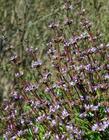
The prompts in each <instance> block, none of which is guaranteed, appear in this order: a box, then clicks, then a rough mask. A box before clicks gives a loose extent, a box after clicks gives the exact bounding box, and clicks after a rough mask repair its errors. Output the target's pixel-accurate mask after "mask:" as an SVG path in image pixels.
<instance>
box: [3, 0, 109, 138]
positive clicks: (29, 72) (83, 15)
mask: <svg viewBox="0 0 109 140" xmlns="http://www.w3.org/2000/svg"><path fill="white" fill-rule="evenodd" d="M77 11H79V12H77ZM60 13H62V14H63V13H64V15H65V16H64V17H63V19H60V18H59V19H58V18H57V17H58V16H57V17H56V18H55V19H53V20H52V19H51V20H52V21H51V22H50V23H49V25H48V30H49V31H50V38H49V39H48V40H49V41H48V42H47V44H46V47H47V52H46V54H45V55H44V58H45V59H46V60H44V58H43V59H41V58H40V57H38V56H39V53H40V50H39V49H37V48H36V46H34V47H32V46H28V47H27V48H25V50H24V52H23V54H24V56H23V58H22V57H21V56H20V55H19V54H18V53H17V52H16V51H15V50H14V49H13V47H12V46H9V49H8V50H6V51H9V50H11V57H10V58H9V61H8V63H9V64H10V67H11V70H12V79H13V86H12V88H11V91H9V92H10V93H9V98H8V99H4V101H3V104H2V106H1V117H0V119H1V124H2V131H1V135H2V136H3V138H4V139H10V140H16V139H17V138H19V139H20V138H24V139H36V140H85V139H89V140H90V139H92V137H95V139H96V140H98V139H103V137H106V135H107V138H108V136H109V133H108V131H109V102H108V101H109V95H108V92H109V90H108V89H109V44H108V43H104V42H102V39H101V34H100V33H98V32H93V28H94V25H93V23H91V22H90V21H89V19H88V18H87V12H86V11H85V9H80V3H79V2H78V3H74V4H72V3H71V2H69V1H65V2H64V4H63V6H62V9H61V11H60ZM91 136H92V137H91ZM95 139H93V140H95Z"/></svg>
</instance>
